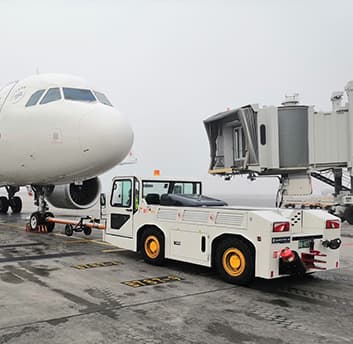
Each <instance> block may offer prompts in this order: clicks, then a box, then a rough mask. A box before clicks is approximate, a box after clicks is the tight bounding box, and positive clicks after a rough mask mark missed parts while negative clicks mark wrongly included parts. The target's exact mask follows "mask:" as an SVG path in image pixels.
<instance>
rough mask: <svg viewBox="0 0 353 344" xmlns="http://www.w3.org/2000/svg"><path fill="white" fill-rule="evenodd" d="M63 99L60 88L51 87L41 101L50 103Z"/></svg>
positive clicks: (41, 102)
mask: <svg viewBox="0 0 353 344" xmlns="http://www.w3.org/2000/svg"><path fill="white" fill-rule="evenodd" d="M60 99H61V93H60V88H58V87H55V88H49V90H48V91H47V93H46V94H45V96H44V97H43V99H42V100H41V101H40V104H48V103H51V102H55V101H56V100H60Z"/></svg>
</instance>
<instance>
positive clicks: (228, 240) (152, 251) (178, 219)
mask: <svg viewBox="0 0 353 344" xmlns="http://www.w3.org/2000/svg"><path fill="white" fill-rule="evenodd" d="M101 206H102V213H103V217H104V218H105V220H106V229H105V230H104V232H103V233H104V234H103V240H105V241H106V242H109V243H111V244H113V245H116V246H119V247H121V248H125V249H128V250H132V251H135V252H138V251H140V252H141V254H142V256H143V258H144V260H145V261H146V262H148V263H151V264H162V263H163V261H164V259H165V258H167V259H174V260H179V261H183V262H189V263H194V264H199V265H203V266H208V267H211V266H212V267H213V266H214V267H215V268H216V269H217V271H218V272H219V274H220V276H221V277H222V278H223V279H225V280H226V281H228V282H231V283H237V284H247V283H249V282H250V281H251V280H252V279H253V278H254V277H262V278H267V279H271V278H278V277H282V276H285V275H296V274H298V275H300V274H305V273H311V272H315V271H321V270H330V269H337V268H338V267H339V247H340V245H341V240H340V228H341V222H340V219H339V218H337V217H335V216H333V215H331V214H328V213H327V212H325V211H321V210H299V209H278V208H266V209H265V208H235V207H229V206H227V204H226V203H225V202H223V201H219V200H216V199H212V198H209V197H206V196H202V184H201V182H200V181H194V180H179V179H163V178H160V177H159V178H156V177H153V178H139V177H116V178H114V179H113V185H112V191H111V194H110V196H109V199H108V200H107V201H105V197H102V198H101Z"/></svg>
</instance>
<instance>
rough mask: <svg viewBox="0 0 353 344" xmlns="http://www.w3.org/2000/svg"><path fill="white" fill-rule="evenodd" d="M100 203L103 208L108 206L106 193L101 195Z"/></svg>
mask: <svg viewBox="0 0 353 344" xmlns="http://www.w3.org/2000/svg"><path fill="white" fill-rule="evenodd" d="M99 203H100V205H101V207H102V208H105V206H106V204H107V199H106V196H105V193H101V194H100V198H99Z"/></svg>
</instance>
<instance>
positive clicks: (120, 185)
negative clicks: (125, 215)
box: [110, 179, 132, 208]
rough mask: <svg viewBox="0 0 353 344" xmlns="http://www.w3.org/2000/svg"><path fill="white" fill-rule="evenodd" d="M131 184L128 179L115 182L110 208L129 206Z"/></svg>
mask: <svg viewBox="0 0 353 344" xmlns="http://www.w3.org/2000/svg"><path fill="white" fill-rule="evenodd" d="M131 195H132V182H131V180H130V179H126V180H116V181H115V182H114V185H113V192H112V198H111V200H110V204H111V206H112V207H124V208H128V207H130V206H131Z"/></svg>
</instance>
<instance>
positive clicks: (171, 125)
mask: <svg viewBox="0 0 353 344" xmlns="http://www.w3.org/2000/svg"><path fill="white" fill-rule="evenodd" d="M352 19H353V2H352V1H323V0H317V1H314V0H312V1H304V0H297V1H287V0H281V1H280V0H278V1H274V0H273V1H271V0H267V1H230V0H228V1H226V0H223V1H222V0H218V1H206V0H204V1H201V0H200V1H192V0H189V1H186V0H179V1H177V0H174V1H173V0H150V1H149V0H140V1H132V0H129V1H98V0H96V1H92V0H91V1H88V0H84V1H83V0H77V1H55V2H54V1H53V2H52V1H35V0H32V1H16V0H11V1H10V0H0V32H1V50H0V52H1V54H0V56H1V62H2V63H1V67H0V68H1V73H0V83H5V82H7V81H10V80H13V79H21V78H23V77H26V76H28V75H31V74H34V73H35V72H36V69H37V68H38V69H39V71H40V72H42V73H44V72H64V73H70V74H76V75H80V76H82V77H84V78H86V79H88V80H89V81H91V82H92V83H93V84H95V85H98V86H100V88H101V89H102V90H103V91H104V92H105V93H107V95H108V96H109V98H110V99H111V101H112V102H113V103H114V104H115V106H116V107H118V108H119V109H120V110H121V111H122V112H123V113H125V114H126V115H127V116H128V118H129V119H130V121H131V123H132V126H133V128H134V132H135V145H134V151H135V154H136V156H137V157H138V160H139V162H138V164H137V165H135V166H133V167H131V166H130V167H118V168H116V169H114V171H111V172H110V173H108V174H107V176H106V177H105V178H107V177H110V176H111V175H114V174H131V173H138V174H144V175H150V174H151V173H152V171H153V169H155V168H159V169H160V170H161V171H162V174H163V175H166V176H167V175H168V176H176V175H179V176H194V177H198V178H202V179H205V180H206V181H207V187H206V190H210V191H212V192H213V191H220V192H229V190H230V187H229V184H226V183H225V182H223V181H222V180H220V179H218V178H211V177H207V169H208V163H209V161H208V156H209V151H208V142H207V139H206V135H205V131H204V128H203V123H202V120H203V119H205V118H206V117H208V116H210V115H212V114H215V113H217V112H220V111H223V110H225V109H226V108H227V107H237V106H240V105H244V104H247V103H261V104H265V105H270V104H274V105H276V104H279V103H280V102H281V100H282V99H283V95H284V94H285V93H293V92H299V93H300V99H301V102H302V103H309V104H315V105H317V106H318V108H320V109H329V107H330V103H329V97H330V94H331V92H332V91H334V90H341V89H343V87H344V85H345V84H346V82H347V81H348V80H350V79H353V48H352V44H351V39H352V37H353V26H352ZM231 185H232V190H234V192H238V193H244V192H250V193H258V192H260V193H264V192H274V190H273V187H274V186H276V185H277V183H276V181H273V182H268V181H258V182H256V183H251V184H250V183H249V182H247V181H246V179H245V178H240V179H239V180H238V179H237V180H236V181H233V182H232V183H231Z"/></svg>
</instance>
